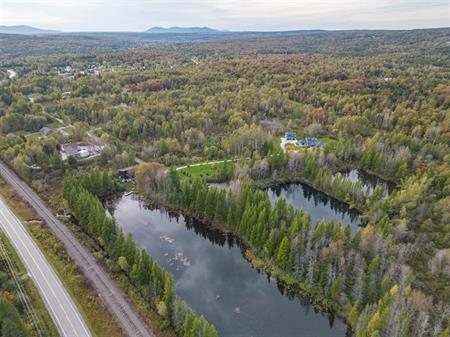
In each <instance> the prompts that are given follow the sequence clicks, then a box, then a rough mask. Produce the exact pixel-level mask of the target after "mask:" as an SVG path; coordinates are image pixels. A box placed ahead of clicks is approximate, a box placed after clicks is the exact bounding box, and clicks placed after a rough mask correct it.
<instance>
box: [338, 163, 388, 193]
mask: <svg viewBox="0 0 450 337" xmlns="http://www.w3.org/2000/svg"><path fill="white" fill-rule="evenodd" d="M342 174H343V175H344V176H345V177H347V178H349V179H350V180H351V181H352V182H356V181H357V180H359V181H361V182H362V186H363V188H364V189H365V190H366V191H369V193H371V192H373V190H374V189H375V188H376V187H377V186H383V188H384V190H385V194H389V193H391V192H392V191H393V190H394V188H395V184H394V183H392V182H389V181H385V180H383V179H381V178H378V177H377V176H375V175H372V174H369V173H366V172H365V171H363V170H360V169H352V170H348V171H345V172H342Z"/></svg>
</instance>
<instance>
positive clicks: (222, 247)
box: [113, 195, 347, 337]
mask: <svg viewBox="0 0 450 337" xmlns="http://www.w3.org/2000/svg"><path fill="white" fill-rule="evenodd" d="M113 214H114V216H115V218H116V220H117V222H118V224H119V225H120V226H121V227H122V228H123V230H124V232H125V233H131V234H132V235H133V236H134V238H135V240H136V242H137V244H138V245H139V246H140V247H145V248H147V250H148V252H149V253H150V255H152V256H153V257H154V258H156V259H157V260H158V262H159V263H160V264H161V265H162V266H164V268H166V269H167V270H169V271H170V272H172V273H173V274H174V277H175V286H176V290H177V294H178V295H179V296H180V297H181V298H183V299H184V300H185V301H186V302H187V303H188V305H189V306H191V307H192V308H193V309H194V310H195V311H196V312H197V313H199V314H203V315H204V316H205V317H206V318H207V319H208V321H209V322H211V323H213V324H214V325H215V326H216V328H217V330H218V332H219V336H222V337H252V336H253V337H344V336H345V335H346V332H347V327H346V326H345V325H344V323H343V322H341V321H340V320H333V319H332V318H331V317H330V316H328V315H327V314H324V313H321V312H316V311H315V310H314V308H313V307H312V306H311V305H310V304H309V303H308V302H307V301H305V300H304V299H302V298H300V297H298V296H293V295H291V294H287V293H286V291H285V289H284V288H283V286H282V285H281V284H277V282H276V281H275V280H274V279H271V278H270V277H269V276H268V275H267V274H266V273H261V272H259V271H258V270H256V269H253V268H252V266H251V265H250V264H249V263H248V262H247V260H245V258H244V257H243V255H242V249H241V246H240V244H239V243H238V242H237V240H236V239H235V238H234V236H232V235H225V234H223V233H222V232H220V231H217V230H212V229H210V228H208V227H207V226H205V225H203V224H201V223H200V222H198V221H195V220H193V219H190V218H185V217H183V216H181V215H174V214H172V215H171V214H169V213H168V212H167V211H165V210H164V209H149V208H147V207H145V206H144V204H143V203H142V202H140V201H139V200H138V199H137V198H136V197H135V196H133V195H130V196H123V197H122V198H120V199H119V200H118V201H117V203H116V205H115V210H114V211H113Z"/></svg>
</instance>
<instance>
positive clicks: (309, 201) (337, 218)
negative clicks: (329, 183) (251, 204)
mask: <svg viewBox="0 0 450 337" xmlns="http://www.w3.org/2000/svg"><path fill="white" fill-rule="evenodd" d="M268 192H269V197H270V200H271V201H272V203H275V201H276V200H277V199H278V198H279V197H283V198H284V199H286V202H287V203H288V204H291V205H292V206H293V207H294V209H302V210H304V211H306V212H308V213H309V214H310V215H311V221H312V222H313V223H316V222H318V221H321V220H325V221H328V220H333V221H334V222H340V223H341V224H342V225H343V226H344V227H345V226H346V225H347V224H350V226H351V229H352V233H356V231H357V230H358V228H359V226H361V224H362V222H361V219H360V216H359V215H360V214H359V212H358V211H357V210H355V209H350V208H349V206H348V205H347V204H346V203H344V202H341V201H339V200H336V199H334V198H332V197H330V196H328V195H326V194H325V193H322V192H320V191H317V190H315V189H314V188H312V187H309V186H308V185H306V184H302V183H291V184H282V185H278V186H276V187H271V188H269V189H268Z"/></svg>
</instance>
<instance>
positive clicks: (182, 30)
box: [145, 27, 220, 34]
mask: <svg viewBox="0 0 450 337" xmlns="http://www.w3.org/2000/svg"><path fill="white" fill-rule="evenodd" d="M219 32H220V31H219V30H216V29H212V28H209V27H169V28H164V27H152V28H150V29H148V30H146V31H145V33H152V34H167V33H175V34H193V33H202V34H209V33H219Z"/></svg>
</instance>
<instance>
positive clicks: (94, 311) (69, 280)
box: [0, 177, 176, 337]
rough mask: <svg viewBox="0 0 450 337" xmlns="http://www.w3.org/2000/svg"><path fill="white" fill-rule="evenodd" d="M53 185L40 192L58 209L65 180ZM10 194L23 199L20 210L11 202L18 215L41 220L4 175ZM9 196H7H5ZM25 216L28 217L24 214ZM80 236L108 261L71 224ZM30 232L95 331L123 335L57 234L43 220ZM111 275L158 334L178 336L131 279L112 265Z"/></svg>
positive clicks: (99, 336) (3, 186) (105, 336)
mask: <svg viewBox="0 0 450 337" xmlns="http://www.w3.org/2000/svg"><path fill="white" fill-rule="evenodd" d="M47 185H48V186H50V188H48V189H46V190H45V191H41V192H40V194H41V196H42V197H43V198H44V200H45V201H46V202H47V204H48V205H49V206H50V207H51V208H53V210H57V209H59V208H61V207H62V206H63V203H62V199H61V194H60V193H61V189H62V182H61V180H60V179H52V181H51V183H50V184H47ZM3 191H4V192H5V194H7V195H8V196H10V198H11V200H14V202H20V207H19V208H20V210H18V209H15V207H14V206H13V205H11V204H10V205H9V206H10V207H11V209H13V210H14V212H15V213H16V215H17V216H18V217H20V218H21V219H27V220H31V219H37V218H38V216H37V215H36V213H35V212H34V210H33V209H32V208H31V207H30V206H29V205H28V204H27V203H26V202H25V201H23V200H22V199H21V198H20V197H19V196H17V195H16V193H15V191H14V190H13V189H12V188H11V187H10V186H9V185H8V184H7V183H6V182H5V181H4V180H3V179H2V178H1V177H0V194H3ZM5 199H6V197H5ZM22 215H25V216H26V217H22ZM66 226H69V228H70V230H71V231H72V232H73V233H74V235H75V236H76V238H77V239H78V240H79V241H80V242H81V243H82V244H83V245H84V246H85V247H87V248H88V250H89V251H90V252H94V253H93V254H94V255H95V256H97V258H98V260H99V261H101V262H102V263H105V258H104V256H103V255H102V253H101V252H99V251H98V247H97V246H96V244H95V243H94V242H93V241H92V239H91V238H89V237H87V235H85V234H84V233H83V232H82V231H81V230H80V228H79V227H78V226H76V225H74V224H67V223H66ZM27 229H28V231H29V233H30V234H31V235H32V237H33V238H34V240H35V241H36V243H37V244H38V246H39V247H40V248H41V250H42V251H43V252H44V254H45V256H46V257H47V259H48V261H49V262H50V264H51V265H52V266H53V268H54V270H55V271H56V273H57V274H58V276H59V277H60V278H61V281H62V282H63V284H64V286H65V287H66V289H67V291H68V292H69V294H70V295H71V297H72V299H73V300H74V302H75V304H76V305H77V307H78V308H79V310H80V312H81V314H82V315H83V317H84V318H85V320H86V322H87V324H88V325H89V328H90V329H91V332H92V334H93V335H94V336H95V337H122V336H123V333H122V332H121V328H120V326H119V325H118V324H117V323H116V322H115V320H114V318H113V317H112V316H111V314H110V313H109V312H108V311H107V309H106V308H105V307H104V306H103V304H102V302H101V301H100V299H99V298H98V296H97V294H96V293H95V292H94V291H93V290H92V289H91V288H90V287H89V285H88V284H87V283H86V281H85V279H84V276H83V275H82V273H81V272H80V271H79V269H78V267H77V266H76V264H75V263H73V262H72V261H71V260H70V258H69V256H68V255H67V253H66V252H65V250H64V247H63V245H62V244H61V243H60V242H59V241H58V240H57V239H56V238H55V236H53V234H52V233H51V232H50V231H49V230H48V229H47V228H46V227H45V226H44V225H43V224H42V223H41V222H36V221H34V222H30V223H29V224H28V226H27ZM105 270H106V271H107V272H108V273H109V275H110V276H111V277H112V278H113V279H114V280H115V281H117V284H118V286H119V287H120V288H121V289H122V290H123V291H124V292H125V293H126V295H127V296H128V299H129V300H130V302H131V304H132V305H133V307H134V308H135V309H136V311H137V312H138V313H139V315H140V316H141V317H142V318H143V319H144V320H145V321H146V322H147V324H148V325H149V326H150V327H151V328H152V329H153V331H154V333H155V335H156V336H158V337H175V336H176V334H175V332H174V331H173V330H172V329H166V330H162V329H161V319H160V317H159V315H158V314H157V313H156V312H155V310H153V309H152V308H151V306H150V304H149V303H147V302H146V301H145V300H144V298H143V297H142V296H141V295H140V293H139V292H137V291H136V288H135V287H134V286H133V285H132V284H130V281H129V280H128V279H127V278H126V277H125V276H123V275H118V274H113V273H111V272H109V268H107V267H105Z"/></svg>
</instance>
